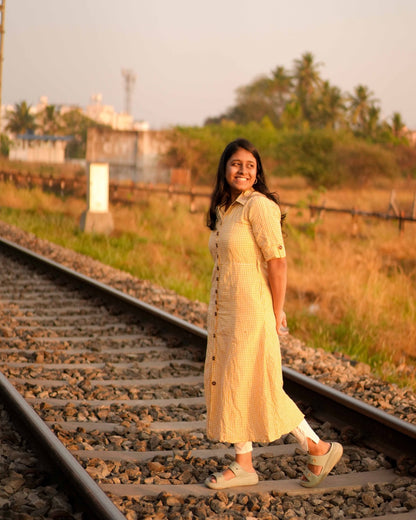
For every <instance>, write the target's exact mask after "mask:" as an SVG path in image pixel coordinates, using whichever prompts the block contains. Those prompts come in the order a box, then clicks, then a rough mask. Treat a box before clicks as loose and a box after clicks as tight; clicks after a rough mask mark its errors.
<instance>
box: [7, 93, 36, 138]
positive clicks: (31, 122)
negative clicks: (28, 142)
mask: <svg viewBox="0 0 416 520" xmlns="http://www.w3.org/2000/svg"><path fill="white" fill-rule="evenodd" d="M7 119H8V124H7V127H6V128H7V130H9V131H10V132H12V133H13V134H24V133H32V132H34V131H35V129H36V122H35V116H34V115H33V114H31V113H30V105H28V104H27V103H26V101H22V102H21V103H16V104H15V107H14V110H10V111H9V112H8V114H7Z"/></svg>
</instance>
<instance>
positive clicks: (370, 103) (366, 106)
mask: <svg viewBox="0 0 416 520" xmlns="http://www.w3.org/2000/svg"><path fill="white" fill-rule="evenodd" d="M373 96H374V93H373V92H371V90H370V89H369V88H368V87H366V86H365V85H357V86H356V87H355V89H354V93H353V95H350V96H349V101H350V106H349V112H350V121H351V126H352V128H353V129H354V130H357V131H359V132H363V133H366V131H367V130H368V124H369V117H370V109H371V108H372V107H373V110H374V108H375V103H376V102H377V101H378V100H377V99H375V98H374V97H373ZM373 119H374V114H373Z"/></svg>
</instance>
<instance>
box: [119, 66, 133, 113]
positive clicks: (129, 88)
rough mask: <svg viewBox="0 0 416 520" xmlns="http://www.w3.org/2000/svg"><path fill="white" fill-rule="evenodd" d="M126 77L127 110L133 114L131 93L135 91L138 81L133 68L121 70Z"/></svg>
mask: <svg viewBox="0 0 416 520" xmlns="http://www.w3.org/2000/svg"><path fill="white" fill-rule="evenodd" d="M121 73H122V75H123V78H124V89H125V93H126V100H125V112H126V114H129V115H131V95H132V92H133V86H134V83H135V82H136V75H135V74H134V72H133V71H132V70H127V69H122V71H121Z"/></svg>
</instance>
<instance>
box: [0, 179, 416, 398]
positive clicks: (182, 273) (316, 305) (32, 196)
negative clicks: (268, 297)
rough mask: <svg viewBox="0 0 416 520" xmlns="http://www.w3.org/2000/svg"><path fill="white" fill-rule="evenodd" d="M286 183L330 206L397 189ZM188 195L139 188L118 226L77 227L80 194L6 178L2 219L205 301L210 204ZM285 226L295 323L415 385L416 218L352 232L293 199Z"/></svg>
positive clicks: (380, 200)
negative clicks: (103, 231)
mask: <svg viewBox="0 0 416 520" xmlns="http://www.w3.org/2000/svg"><path fill="white" fill-rule="evenodd" d="M281 185H282V188H281V190H280V191H281V193H280V195H281V199H282V200H284V201H287V202H295V201H296V200H301V199H303V200H306V201H308V200H312V199H313V200H314V202H318V203H319V202H320V201H322V199H323V198H325V199H326V200H327V204H328V206H333V205H338V207H352V206H354V205H355V206H357V207H359V208H360V209H365V210H374V211H383V212H385V211H386V210H387V207H388V203H389V196H390V189H391V186H378V187H376V188H374V189H373V190H366V191H365V192H364V191H362V192H361V191H347V190H337V191H333V192H330V193H329V192H325V191H324V190H319V191H318V192H311V191H310V190H308V189H307V187H306V186H304V185H303V184H302V182H301V181H300V180H299V179H298V180H296V179H288V180H284V181H281ZM395 187H396V190H397V191H396V192H397V201H398V204H399V205H400V206H401V207H403V208H404V209H406V210H408V208H409V207H410V205H411V202H412V197H413V190H415V191H416V187H414V186H409V185H407V184H405V185H402V186H395ZM296 197H297V198H296ZM185 201H186V199H185ZM185 201H181V200H180V199H179V198H178V199H176V200H175V201H173V202H171V203H170V202H169V201H168V199H167V197H165V196H164V195H157V194H152V195H150V196H149V195H146V194H143V196H142V198H141V199H140V200H139V201H137V203H135V204H134V205H129V206H121V205H117V206H113V207H111V212H112V215H113V219H114V223H115V230H114V232H113V233H112V234H111V235H110V236H108V237H107V236H103V235H94V234H88V233H82V232H81V231H80V230H79V219H80V215H81V213H82V211H84V209H85V202H84V201H83V200H79V199H75V198H66V199H64V198H60V197H57V196H54V195H52V194H45V193H42V192H41V191H40V190H38V189H33V190H16V189H15V188H14V187H12V186H10V185H9V184H3V185H1V186H0V219H1V220H3V221H5V222H9V223H11V224H14V225H16V226H18V227H20V228H21V229H24V230H26V231H29V232H32V233H34V234H35V235H37V236H38V237H40V238H44V239H47V240H49V241H51V242H54V243H57V244H60V245H63V246H65V247H67V248H69V249H73V250H74V251H77V252H80V253H83V254H85V255H87V256H90V257H92V258H95V259H97V260H99V261H101V262H103V263H105V264H108V265H112V266H114V267H117V268H119V269H121V270H124V271H128V272H130V273H131V274H133V275H134V276H137V277H138V278H142V279H147V280H150V281H151V282H153V283H157V284H159V285H161V286H163V287H166V288H169V289H172V290H174V291H176V292H177V293H179V294H181V295H184V296H186V297H188V298H190V299H192V300H199V301H203V302H207V301H208V296H209V286H210V277H211V268H212V261H211V258H210V256H209V253H208V250H207V242H208V236H209V231H208V230H207V228H206V227H205V226H204V214H203V213H202V212H198V213H196V214H190V213H189V210H188V206H187V204H186V202H185ZM285 233H286V246H287V252H288V262H289V285H288V294H287V303H286V311H287V314H288V316H289V325H290V328H291V332H292V333H293V334H294V335H295V336H296V337H299V338H300V339H302V340H304V341H305V342H306V343H307V344H309V345H311V346H314V347H321V348H324V349H326V350H329V351H332V352H334V351H337V352H343V353H344V354H345V355H348V356H350V357H351V358H353V359H355V360H357V361H362V362H364V363H368V364H369V365H370V366H371V367H372V369H373V370H374V371H375V372H376V373H377V374H378V375H380V376H381V377H383V378H384V379H386V380H389V381H393V382H396V383H399V384H403V385H410V386H412V387H413V388H416V376H415V375H414V374H415V373H416V370H415V368H416V367H415V365H416V288H415V287H416V283H415V282H416V258H415V249H414V244H415V243H416V236H415V235H416V224H407V225H406V228H405V232H404V233H403V234H402V235H399V233H398V227H397V223H394V222H389V221H379V220H375V219H360V220H359V221H358V222H357V226H356V229H354V232H353V228H352V219H351V217H349V216H347V215H338V214H332V213H331V214H329V213H327V214H325V215H324V216H323V219H321V220H319V221H315V222H310V220H309V212H308V210H306V209H290V210H288V216H287V224H286V225H285Z"/></svg>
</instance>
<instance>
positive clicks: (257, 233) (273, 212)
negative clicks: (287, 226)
mask: <svg viewBox="0 0 416 520" xmlns="http://www.w3.org/2000/svg"><path fill="white" fill-rule="evenodd" d="M247 206H248V213H247V217H248V220H249V222H250V225H251V228H252V231H253V235H254V239H255V241H256V243H257V245H258V246H259V248H260V250H261V252H262V254H263V257H264V259H265V261H266V262H267V261H269V260H271V259H272V258H284V257H285V256H286V250H285V244H284V241H283V235H282V227H281V224H280V218H281V212H280V208H279V206H278V205H277V204H276V203H275V202H273V201H272V200H270V199H268V198H267V197H266V196H264V195H257V194H256V195H254V196H253V197H252V199H251V200H250V201H249V202H248V204H247Z"/></svg>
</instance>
